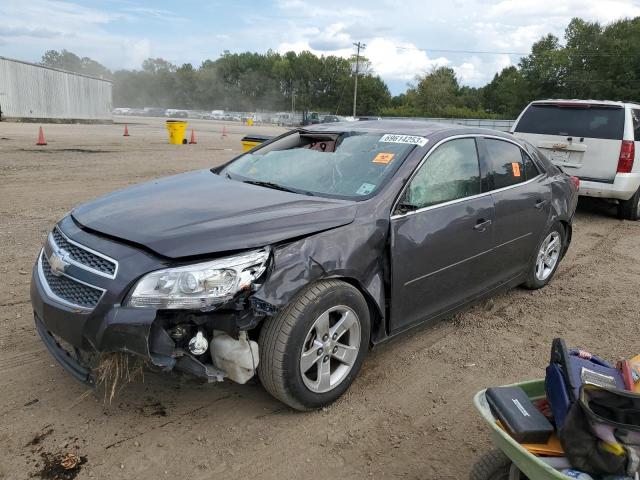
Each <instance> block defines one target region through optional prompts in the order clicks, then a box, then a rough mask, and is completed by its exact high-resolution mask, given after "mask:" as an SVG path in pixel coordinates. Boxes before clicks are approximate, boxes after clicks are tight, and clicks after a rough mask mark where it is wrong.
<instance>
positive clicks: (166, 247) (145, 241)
mask: <svg viewBox="0 0 640 480" xmlns="http://www.w3.org/2000/svg"><path fill="white" fill-rule="evenodd" d="M356 208H357V207H356V202H353V201H345V200H334V199H327V198H321V197H311V196H308V195H301V194H297V193H289V192H282V191H279V190H274V189H271V188H265V187H259V186H256V185H250V184H246V183H242V182H239V181H235V180H229V179H226V178H223V177H220V176H218V175H216V174H214V173H212V172H210V171H209V170H201V171H195V172H189V173H184V174H181V175H176V176H172V177H166V178H162V179H159V180H154V181H151V182H148V183H143V184H140V185H136V186H134V187H130V188H127V189H125V190H120V191H117V192H114V193H111V194H108V195H105V196H103V197H100V198H98V199H96V200H93V201H91V202H89V203H85V204H83V205H81V206H79V207H78V208H76V209H75V210H73V212H72V213H71V214H72V216H73V218H74V219H75V220H76V221H77V222H78V223H80V224H81V225H83V226H85V227H87V228H89V229H91V230H94V231H96V232H99V233H103V234H106V235H109V236H112V237H116V238H120V239H123V240H126V241H129V242H133V243H136V244H139V245H143V246H145V247H147V248H149V249H151V250H153V251H154V252H156V253H158V254H160V255H162V256H165V257H169V258H179V257H187V256H193V255H205V254H211V253H218V252H224V251H231V250H242V249H247V248H256V247H262V246H265V245H269V244H273V243H275V242H279V241H282V240H287V239H289V238H294V237H299V236H304V235H309V234H311V233H315V232H320V231H322V230H328V229H330V228H335V227H339V226H342V225H346V224H348V223H351V222H352V221H353V219H354V218H355V213H356Z"/></svg>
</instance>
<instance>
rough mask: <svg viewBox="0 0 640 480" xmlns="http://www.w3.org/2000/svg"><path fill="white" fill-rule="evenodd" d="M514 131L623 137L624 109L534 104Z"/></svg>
mask: <svg viewBox="0 0 640 480" xmlns="http://www.w3.org/2000/svg"><path fill="white" fill-rule="evenodd" d="M515 131H516V132H522V133H539V134H543V135H560V136H563V137H587V138H603V139H609V140H620V139H622V136H623V133H624V109H623V108H608V107H598V106H593V105H592V106H589V107H587V108H585V107H582V106H581V107H578V108H577V107H564V106H559V105H531V106H529V108H527V110H526V111H525V112H524V113H523V114H522V117H521V118H520V121H519V122H518V124H517V125H516V129H515Z"/></svg>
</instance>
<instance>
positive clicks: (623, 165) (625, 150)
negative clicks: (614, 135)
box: [618, 140, 636, 173]
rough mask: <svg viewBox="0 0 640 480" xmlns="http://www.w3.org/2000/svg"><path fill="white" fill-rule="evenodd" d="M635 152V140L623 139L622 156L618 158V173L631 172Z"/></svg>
mask: <svg viewBox="0 0 640 480" xmlns="http://www.w3.org/2000/svg"><path fill="white" fill-rule="evenodd" d="M635 154H636V152H635V147H634V145H633V140H623V141H622V147H620V158H619V159H618V173H631V170H632V169H633V160H634V157H635Z"/></svg>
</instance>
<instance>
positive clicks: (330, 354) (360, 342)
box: [258, 280, 371, 410]
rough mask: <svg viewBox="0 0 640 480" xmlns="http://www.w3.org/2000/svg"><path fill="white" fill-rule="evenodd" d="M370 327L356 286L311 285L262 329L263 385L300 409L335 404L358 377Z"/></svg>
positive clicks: (336, 282)
mask: <svg viewBox="0 0 640 480" xmlns="http://www.w3.org/2000/svg"><path fill="white" fill-rule="evenodd" d="M370 325H371V323H370V318H369V308H368V306H367V302H366V300H365V299H364V297H363V296H362V294H361V293H360V292H359V291H358V289H356V288H355V287H353V286H352V285H350V284H348V283H346V282H343V281H340V280H323V281H321V282H318V283H315V284H313V285H309V286H308V287H306V288H305V289H304V290H302V291H301V292H300V293H299V294H298V295H297V296H296V297H295V298H294V299H293V301H292V302H291V303H290V304H289V305H288V306H287V307H286V308H285V309H283V310H282V311H281V312H279V313H278V314H277V315H275V316H274V317H271V318H269V319H267V320H266V321H265V324H264V326H263V327H262V330H261V332H260V340H259V344H260V363H259V367H258V374H259V376H260V381H261V382H262V385H263V386H264V387H265V389H266V390H267V391H268V392H269V393H270V394H271V395H273V396H274V397H276V398H277V399H279V400H280V401H282V402H284V403H286V404H287V405H289V406H290V407H293V408H295V409H296V410H311V409H314V408H320V407H323V406H325V405H328V404H330V403H331V402H333V401H334V400H336V399H337V398H338V397H340V396H341V395H342V394H343V393H344V392H345V391H346V390H347V389H348V388H349V386H350V385H351V383H352V382H353V380H354V378H355V377H356V375H357V374H358V371H359V370H360V367H361V366H362V362H363V360H364V357H365V355H366V353H367V349H368V347H369V339H370V330H371V327H370Z"/></svg>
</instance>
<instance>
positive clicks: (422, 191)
mask: <svg viewBox="0 0 640 480" xmlns="http://www.w3.org/2000/svg"><path fill="white" fill-rule="evenodd" d="M479 193H480V166H479V162H478V151H477V149H476V141H475V140H474V139H473V138H460V139H456V140H450V141H448V142H446V143H444V144H442V145H440V146H439V147H438V148H437V149H436V150H435V151H434V152H433V153H432V154H431V155H429V158H428V159H427V161H426V162H425V163H424V164H423V165H422V166H421V167H420V170H418V172H417V173H416V175H415V177H413V179H412V180H411V183H410V184H409V187H408V188H407V191H406V193H405V200H404V202H403V203H405V204H406V205H410V206H411V207H412V208H424V207H429V206H432V205H437V204H439V203H444V202H449V201H451V200H457V199H459V198H464V197H469V196H471V195H477V194H479Z"/></svg>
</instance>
